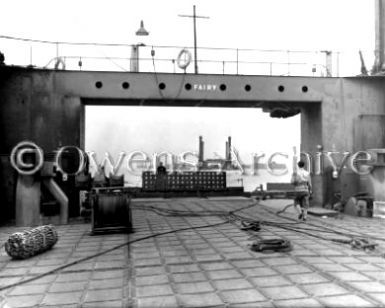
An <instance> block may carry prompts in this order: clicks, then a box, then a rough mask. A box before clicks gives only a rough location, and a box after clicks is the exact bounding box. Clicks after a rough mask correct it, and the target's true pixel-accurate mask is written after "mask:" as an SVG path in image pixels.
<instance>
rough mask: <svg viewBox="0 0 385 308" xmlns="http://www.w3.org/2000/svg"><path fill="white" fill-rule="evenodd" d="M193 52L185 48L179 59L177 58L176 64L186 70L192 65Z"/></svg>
mask: <svg viewBox="0 0 385 308" xmlns="http://www.w3.org/2000/svg"><path fill="white" fill-rule="evenodd" d="M191 59H192V56H191V52H190V51H188V49H186V48H183V49H182V50H181V51H180V52H179V54H178V57H177V58H176V63H177V64H178V67H179V68H181V69H183V70H185V69H186V68H187V66H189V65H190V63H191Z"/></svg>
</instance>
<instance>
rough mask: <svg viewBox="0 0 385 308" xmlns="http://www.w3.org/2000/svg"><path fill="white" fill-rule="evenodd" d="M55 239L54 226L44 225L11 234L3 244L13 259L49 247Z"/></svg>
mask: <svg viewBox="0 0 385 308" xmlns="http://www.w3.org/2000/svg"><path fill="white" fill-rule="evenodd" d="M57 240H58V235H57V231H56V229H55V227H54V226H52V225H45V226H40V227H37V228H34V229H31V230H28V231H23V232H16V233H13V234H11V235H10V236H9V238H8V240H7V242H6V243H5V244H4V246H5V251H6V252H7V253H8V255H9V256H11V257H12V258H13V259H27V258H29V257H32V256H34V255H37V254H39V253H42V252H44V251H47V250H49V249H51V248H52V247H53V245H55V244H56V242H57Z"/></svg>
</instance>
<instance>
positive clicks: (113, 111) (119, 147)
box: [84, 105, 301, 191]
mask: <svg viewBox="0 0 385 308" xmlns="http://www.w3.org/2000/svg"><path fill="white" fill-rule="evenodd" d="M300 126H301V121H300V114H299V115H296V116H293V117H290V118H286V119H277V118H271V117H270V116H269V114H268V113H264V112H263V111H262V109H260V108H224V107H220V108H218V107H186V106H183V107H165V106H162V107H160V106H101V105H86V106H85V125H84V130H85V132H84V137H85V149H86V151H90V152H94V153H95V154H94V157H95V161H96V162H97V163H99V164H101V163H102V162H103V160H104V159H105V158H107V162H108V160H109V161H111V162H112V165H116V168H115V169H112V168H111V166H109V164H108V163H107V164H105V166H106V172H110V171H111V172H115V174H117V175H121V174H124V178H125V186H132V187H141V185H142V183H141V172H142V171H145V170H154V165H155V158H156V157H158V160H160V161H163V162H164V163H165V164H166V168H167V169H168V171H169V172H183V171H186V170H191V171H193V170H194V166H195V165H196V164H197V163H198V154H199V137H200V136H202V140H203V142H204V147H203V149H204V160H205V161H206V162H207V163H208V164H207V165H209V166H210V168H212V169H214V170H215V169H218V168H220V163H221V162H223V161H224V160H226V158H227V157H226V155H227V154H226V152H227V150H226V149H227V147H226V142H228V140H229V139H228V137H231V160H232V163H231V167H230V168H228V169H227V170H224V171H226V177H227V186H241V185H243V186H244V189H245V191H252V190H254V189H255V188H256V187H257V186H259V185H261V184H262V185H264V184H265V183H267V182H287V181H289V179H290V173H291V170H292V161H293V148H294V147H296V149H297V152H298V153H299V149H300V140H301V131H300V130H301V128H300ZM161 153H163V154H162V155H160V156H159V154H161ZM119 155H121V157H123V159H120V165H119V166H117V164H118V163H119ZM183 155H184V156H183ZM182 156H183V159H184V162H187V163H183V161H181V159H182V158H181V157H182ZM210 164H211V165H210ZM91 172H94V170H93V169H92V168H91Z"/></svg>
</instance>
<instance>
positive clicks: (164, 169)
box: [156, 162, 167, 175]
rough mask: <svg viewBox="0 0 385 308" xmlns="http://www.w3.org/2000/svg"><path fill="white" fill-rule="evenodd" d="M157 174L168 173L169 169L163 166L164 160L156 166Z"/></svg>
mask: <svg viewBox="0 0 385 308" xmlns="http://www.w3.org/2000/svg"><path fill="white" fill-rule="evenodd" d="M156 174H162V175H165V174H167V169H166V167H165V166H163V163H162V162H160V163H159V166H158V168H156Z"/></svg>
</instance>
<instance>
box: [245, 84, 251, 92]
mask: <svg viewBox="0 0 385 308" xmlns="http://www.w3.org/2000/svg"><path fill="white" fill-rule="evenodd" d="M250 90H251V85H249V84H247V85H245V91H246V92H249V91H250Z"/></svg>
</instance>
